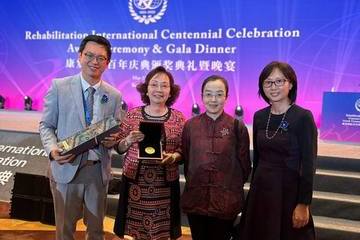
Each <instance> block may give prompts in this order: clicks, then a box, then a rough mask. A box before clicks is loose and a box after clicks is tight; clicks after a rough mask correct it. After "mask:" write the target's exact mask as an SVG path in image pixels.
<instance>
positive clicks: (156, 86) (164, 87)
mask: <svg viewBox="0 0 360 240" xmlns="http://www.w3.org/2000/svg"><path fill="white" fill-rule="evenodd" d="M149 87H150V88H153V89H155V88H160V89H167V88H170V86H169V85H167V84H155V83H150V84H149Z"/></svg>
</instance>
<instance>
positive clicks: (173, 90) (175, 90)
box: [136, 66, 180, 107]
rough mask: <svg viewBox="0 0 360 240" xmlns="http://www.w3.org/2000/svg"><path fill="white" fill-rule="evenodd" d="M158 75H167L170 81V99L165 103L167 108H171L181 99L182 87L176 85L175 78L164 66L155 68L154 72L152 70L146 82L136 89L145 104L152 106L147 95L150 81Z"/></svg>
mask: <svg viewBox="0 0 360 240" xmlns="http://www.w3.org/2000/svg"><path fill="white" fill-rule="evenodd" d="M158 73H163V74H166V75H167V76H168V78H169V80H170V97H169V98H168V100H167V101H166V103H165V104H166V106H168V107H170V106H171V105H173V104H174V103H175V102H176V99H177V98H178V97H179V94H180V86H179V85H177V84H175V81H174V77H173V76H172V74H171V73H170V72H169V71H167V70H166V69H165V68H164V67H163V66H158V67H156V68H154V69H153V70H151V71H150V72H149V73H148V74H147V75H146V77H145V82H143V83H139V84H138V85H137V86H136V89H137V90H138V92H139V93H140V95H141V100H142V102H143V103H145V104H150V99H149V97H148V95H147V92H148V85H149V82H150V80H151V79H152V78H153V77H154V76H155V75H156V74H158Z"/></svg>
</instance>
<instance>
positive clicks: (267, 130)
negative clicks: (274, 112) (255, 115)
mask: <svg viewBox="0 0 360 240" xmlns="http://www.w3.org/2000/svg"><path fill="white" fill-rule="evenodd" d="M292 105H293V104H290V105H289V107H288V108H287V109H286V111H285V112H284V115H283V117H282V118H281V121H280V124H279V126H278V128H277V129H276V131H275V133H274V134H273V135H272V136H269V125H270V119H271V108H270V111H269V117H268V120H267V123H266V129H265V137H266V138H267V139H269V140H270V139H273V138H274V137H275V136H276V134H277V133H278V131H279V129H280V128H281V126H282V125H283V123H284V120H285V117H286V113H287V112H288V111H289V109H290V108H291V106H292Z"/></svg>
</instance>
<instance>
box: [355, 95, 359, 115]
mask: <svg viewBox="0 0 360 240" xmlns="http://www.w3.org/2000/svg"><path fill="white" fill-rule="evenodd" d="M355 109H356V110H357V111H358V112H360V98H359V99H358V100H356V102H355Z"/></svg>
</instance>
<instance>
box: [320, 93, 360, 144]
mask: <svg viewBox="0 0 360 240" xmlns="http://www.w3.org/2000/svg"><path fill="white" fill-rule="evenodd" d="M320 138H321V139H324V140H334V141H340V142H354V143H360V92H356V93H351V92H325V93H324V96H323V107H322V121H321V131H320Z"/></svg>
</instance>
